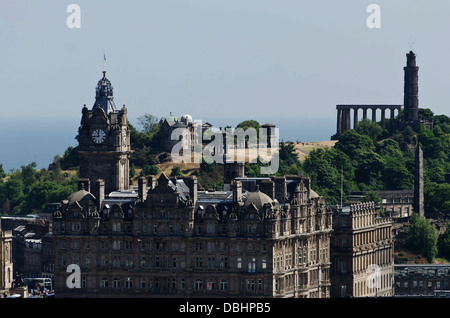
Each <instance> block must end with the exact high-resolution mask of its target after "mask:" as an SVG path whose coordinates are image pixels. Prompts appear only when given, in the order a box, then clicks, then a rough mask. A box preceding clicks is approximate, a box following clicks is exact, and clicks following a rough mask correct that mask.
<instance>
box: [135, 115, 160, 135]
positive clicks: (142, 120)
mask: <svg viewBox="0 0 450 318" xmlns="http://www.w3.org/2000/svg"><path fill="white" fill-rule="evenodd" d="M137 120H138V123H139V125H140V126H141V127H142V132H143V133H145V134H149V135H153V134H155V133H157V132H158V130H159V124H158V117H156V116H154V115H152V114H144V115H141V116H139V117H138V119H137Z"/></svg>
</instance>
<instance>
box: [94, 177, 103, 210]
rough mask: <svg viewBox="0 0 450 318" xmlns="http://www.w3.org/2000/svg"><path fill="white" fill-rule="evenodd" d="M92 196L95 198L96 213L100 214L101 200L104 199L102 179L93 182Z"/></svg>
mask: <svg viewBox="0 0 450 318" xmlns="http://www.w3.org/2000/svg"><path fill="white" fill-rule="evenodd" d="M94 196H95V197H96V198H97V211H99V212H100V209H101V208H102V203H103V200H104V199H105V181H103V180H102V179H97V180H96V181H95V193H94Z"/></svg>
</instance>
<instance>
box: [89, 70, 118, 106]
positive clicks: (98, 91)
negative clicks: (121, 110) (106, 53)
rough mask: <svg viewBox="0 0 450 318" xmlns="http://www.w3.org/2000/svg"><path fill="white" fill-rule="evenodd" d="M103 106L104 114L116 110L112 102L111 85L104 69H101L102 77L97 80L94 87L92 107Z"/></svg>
mask: <svg viewBox="0 0 450 318" xmlns="http://www.w3.org/2000/svg"><path fill="white" fill-rule="evenodd" d="M98 107H101V108H103V110H104V111H105V114H108V113H110V112H112V111H116V105H115V104H114V95H113V87H112V85H111V82H110V81H109V79H107V78H106V71H105V70H103V77H102V78H101V79H100V80H99V81H98V83H97V87H96V88H95V103H94V106H93V107H92V109H93V110H94V109H96V108H98Z"/></svg>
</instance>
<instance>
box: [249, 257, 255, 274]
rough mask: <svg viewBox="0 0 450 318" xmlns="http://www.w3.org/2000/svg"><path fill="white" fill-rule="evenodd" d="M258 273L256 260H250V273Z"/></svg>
mask: <svg viewBox="0 0 450 318" xmlns="http://www.w3.org/2000/svg"><path fill="white" fill-rule="evenodd" d="M255 271H256V258H249V259H248V272H249V273H254V272H255Z"/></svg>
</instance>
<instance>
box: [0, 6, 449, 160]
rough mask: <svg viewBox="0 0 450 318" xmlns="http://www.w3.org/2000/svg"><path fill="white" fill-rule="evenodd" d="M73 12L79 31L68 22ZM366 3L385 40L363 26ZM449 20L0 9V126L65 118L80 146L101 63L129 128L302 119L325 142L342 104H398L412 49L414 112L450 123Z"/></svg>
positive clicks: (322, 9)
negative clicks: (173, 119) (171, 118)
mask: <svg viewBox="0 0 450 318" xmlns="http://www.w3.org/2000/svg"><path fill="white" fill-rule="evenodd" d="M72 3H74V4H77V5H79V7H80V9H81V15H80V24H81V27H80V28H79V29H77V28H73V29H70V28H68V26H67V24H66V20H67V18H68V17H69V15H70V14H71V13H68V12H66V9H67V7H68V5H69V4H72ZM372 3H374V4H377V5H379V7H380V9H381V15H380V17H381V28H378V29H375V28H374V29H370V28H368V26H367V24H366V20H367V18H368V17H369V15H370V14H371V13H368V12H366V9H367V7H368V6H369V4H372ZM449 14H450V2H448V1H437V0H432V1H424V0H420V1H418V0H395V1H392V0H388V1H379V0H370V1H363V0H352V1H350V0H340V1H320V0H319V1H312V0H311V1H302V0H292V1H288V0H276V1H275V0H272V1H268V0H239V1H237V0H222V1H214V0H160V1H151V0H150V1H149V0H147V1H136V0H133V1H112V0H109V1H106V0H95V1H92V0H91V1H87V0H84V1H82V0H72V1H62V0H39V1H38V0H33V1H27V0H20V1H17V0H1V2H0V45H1V46H0V48H1V49H0V100H1V105H2V107H1V115H0V116H1V117H0V119H1V121H2V122H3V123H7V124H9V125H14V124H15V123H17V125H21V123H23V121H21V119H23V118H28V119H30V120H34V119H35V120H38V121H40V120H42V121H41V122H42V123H45V125H48V121H47V119H52V120H55V121H56V120H67V122H70V123H72V125H73V126H72V127H70V129H73V134H72V135H70V143H73V136H74V135H75V134H76V129H77V127H78V124H79V120H80V118H81V109H82V107H83V104H86V105H87V106H88V107H92V104H93V103H94V97H95V86H96V84H97V81H98V80H99V79H100V78H101V76H102V71H103V55H104V53H105V54H106V58H107V62H106V70H107V77H108V78H109V79H110V80H111V82H112V84H113V86H114V96H115V103H116V105H117V106H121V105H122V104H125V105H126V106H127V108H128V114H129V116H130V119H131V120H132V122H133V119H135V118H136V117H138V116H140V115H142V114H144V113H150V114H153V115H155V116H157V117H162V116H166V115H168V114H169V112H172V113H173V114H176V115H180V116H181V115H183V114H186V113H188V114H191V115H192V116H193V117H194V119H201V120H203V121H209V122H210V123H212V124H213V125H214V126H217V127H218V126H225V125H226V124H227V123H230V124H232V125H233V124H236V123H238V122H240V121H242V120H245V119H256V120H258V121H260V122H261V123H266V122H271V123H274V124H277V125H278V126H279V128H280V135H281V136H283V126H282V124H283V122H290V123H291V128H290V129H291V131H292V127H293V126H292V125H293V123H295V122H297V121H298V125H296V128H295V129H296V130H295V131H298V136H299V137H298V138H300V139H302V138H301V136H302V135H307V134H306V130H308V129H309V127H310V126H311V124H313V125H314V126H315V127H316V128H318V127H322V129H323V131H324V134H323V135H324V136H331V135H332V134H333V133H334V132H335V129H336V123H335V121H336V120H335V117H336V111H335V106H336V104H345V103H349V104H354V103H361V104H372V103H382V104H383V103H384V104H402V103H403V66H404V65H405V63H406V53H407V52H408V51H409V49H410V45H409V44H408V42H409V41H410V40H411V39H412V40H413V41H414V43H415V44H414V45H413V50H414V51H415V52H416V53H417V63H418V66H419V67H420V70H419V103H420V107H427V108H431V109H432V110H433V111H434V112H435V113H436V114H446V115H450V112H449V111H448V101H447V100H448V94H447V92H448V86H449V84H450V80H449V74H450V63H448V62H447V59H448V57H447V56H448V53H449V52H450V40H449V36H448V33H449V31H450V19H449V18H448V16H449ZM38 126H39V125H38V124H37V125H35V126H33V127H38ZM294 126H295V125H294ZM25 128H26V127H25ZM47 128H48V127H47ZM36 129H38V130H39V128H36ZM3 133H4V132H3ZM321 137H322V136H320V137H318V139H320V138H321ZM285 138H288V137H285ZM289 138H291V139H294V138H296V137H292V132H291V133H290V135H289ZM311 138H313V137H311ZM322 139H323V138H322ZM0 146H1V145H0ZM2 149H3V148H2ZM53 155H55V153H52V154H51V156H53ZM1 160H2V158H1V154H0V162H1Z"/></svg>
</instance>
